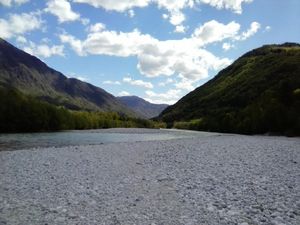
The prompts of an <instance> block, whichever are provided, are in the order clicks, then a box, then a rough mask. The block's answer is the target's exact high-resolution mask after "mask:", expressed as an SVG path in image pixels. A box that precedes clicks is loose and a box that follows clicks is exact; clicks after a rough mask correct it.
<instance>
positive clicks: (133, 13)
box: [128, 9, 135, 18]
mask: <svg viewBox="0 0 300 225" xmlns="http://www.w3.org/2000/svg"><path fill="white" fill-rule="evenodd" d="M128 16H129V17H130V18H132V17H134V16H135V12H134V10H132V9H129V10H128Z"/></svg>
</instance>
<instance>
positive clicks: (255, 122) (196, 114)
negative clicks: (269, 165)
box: [159, 43, 300, 135]
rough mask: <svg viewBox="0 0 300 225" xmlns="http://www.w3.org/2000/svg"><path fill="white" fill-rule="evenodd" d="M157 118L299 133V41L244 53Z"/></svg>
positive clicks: (201, 126)
mask: <svg viewBox="0 0 300 225" xmlns="http://www.w3.org/2000/svg"><path fill="white" fill-rule="evenodd" d="M159 118H160V119H161V120H162V121H165V122H167V124H168V127H172V126H174V127H177V128H184V129H195V130H208V131H218V132H234V133H245V134H259V133H276V134H285V135H300V45H298V44H292V43H287V44H283V45H268V46H263V47H262V48H258V49H255V50H253V51H251V52H249V53H247V54H245V55H244V56H242V57H241V58H239V59H238V60H237V61H236V62H234V63H233V64H232V65H231V66H229V67H227V68H226V69H224V70H223V71H221V72H220V73H219V74H218V75H217V76H216V77H215V78H214V79H212V80H211V81H209V82H207V83H206V84H204V85H203V86H201V87H199V88H197V89H196V90H194V91H193V92H191V93H189V94H188V95H186V96H185V97H183V98H182V99H181V100H179V102H177V103H176V104H175V105H173V106H170V107H168V108H167V109H166V110H164V111H163V112H162V114H161V115H160V117H159Z"/></svg>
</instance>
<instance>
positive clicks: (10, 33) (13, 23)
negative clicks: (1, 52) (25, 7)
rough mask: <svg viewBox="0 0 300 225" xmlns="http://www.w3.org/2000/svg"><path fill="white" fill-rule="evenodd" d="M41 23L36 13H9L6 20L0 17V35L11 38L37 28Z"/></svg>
mask: <svg viewBox="0 0 300 225" xmlns="http://www.w3.org/2000/svg"><path fill="white" fill-rule="evenodd" d="M42 23H43V22H42V20H41V18H40V16H39V15H37V13H22V14H10V15H9V18H8V19H7V20H5V19H1V18H0V37H2V38H11V37H14V36H17V35H21V34H25V33H27V32H30V31H33V30H37V29H40V28H41V26H42Z"/></svg>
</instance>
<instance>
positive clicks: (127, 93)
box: [118, 91, 130, 96]
mask: <svg viewBox="0 0 300 225" xmlns="http://www.w3.org/2000/svg"><path fill="white" fill-rule="evenodd" d="M118 96H130V93H129V92H127V91H121V92H120V93H119V94H118Z"/></svg>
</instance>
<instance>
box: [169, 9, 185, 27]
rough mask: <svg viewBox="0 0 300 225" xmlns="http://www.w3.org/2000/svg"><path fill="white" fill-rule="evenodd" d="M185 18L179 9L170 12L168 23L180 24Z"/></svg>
mask: <svg viewBox="0 0 300 225" xmlns="http://www.w3.org/2000/svg"><path fill="white" fill-rule="evenodd" d="M184 20H185V16H184V14H183V13H182V12H180V11H175V12H172V13H171V15H170V23H171V24H173V25H174V26H177V25H180V24H182V22H183V21H184Z"/></svg>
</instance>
